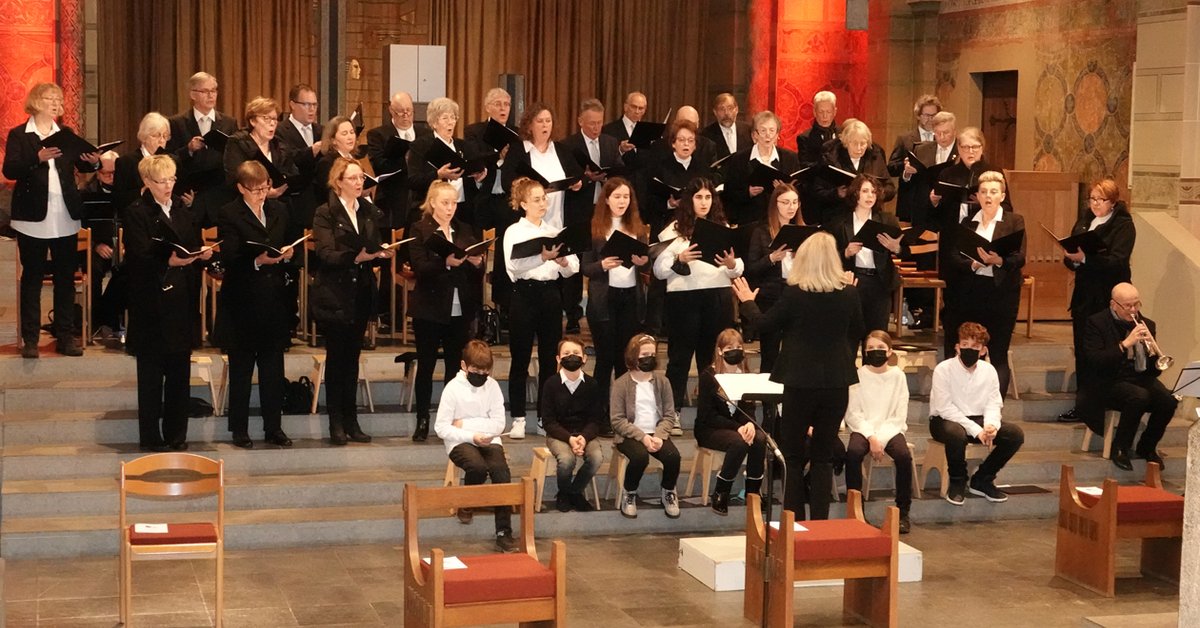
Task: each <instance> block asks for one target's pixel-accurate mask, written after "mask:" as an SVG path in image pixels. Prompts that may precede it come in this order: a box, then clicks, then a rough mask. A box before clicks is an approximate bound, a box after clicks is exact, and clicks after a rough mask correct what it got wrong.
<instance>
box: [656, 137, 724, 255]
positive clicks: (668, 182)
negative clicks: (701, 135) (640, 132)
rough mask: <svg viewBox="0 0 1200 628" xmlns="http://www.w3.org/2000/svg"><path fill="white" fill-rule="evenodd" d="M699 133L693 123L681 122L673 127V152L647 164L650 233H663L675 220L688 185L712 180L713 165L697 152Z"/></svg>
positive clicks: (667, 139)
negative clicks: (704, 178) (711, 166)
mask: <svg viewBox="0 0 1200 628" xmlns="http://www.w3.org/2000/svg"><path fill="white" fill-rule="evenodd" d="M697 133H698V130H697V129H696V125H695V123H693V122H692V121H691V120H680V121H678V122H675V123H674V124H672V125H671V128H670V130H669V131H668V132H667V137H666V141H667V142H668V143H669V145H670V152H667V153H666V154H665V155H662V156H661V158H659V159H656V160H654V161H653V162H652V163H650V164H647V166H646V168H645V176H646V180H647V182H648V183H647V188H648V190H647V194H646V198H647V202H648V203H649V205H648V206H647V207H646V211H644V212H643V215H644V216H645V219H646V221H647V222H649V223H650V233H660V232H662V230H663V229H664V228H665V227H666V226H667V223H669V222H670V221H671V220H672V219H673V218H674V216H675V209H676V208H677V207H679V195H680V194H681V192H682V190H683V188H684V187H686V186H687V184H688V182H689V181H691V180H692V179H695V178H698V177H708V176H709V174H710V173H711V171H712V169H711V168H710V167H709V166H710V164H711V162H710V161H708V159H706V158H704V157H702V156H700V155H699V153H698V152H697V151H696V139H697V137H698V135H697Z"/></svg>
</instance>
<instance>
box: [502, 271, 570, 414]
mask: <svg viewBox="0 0 1200 628" xmlns="http://www.w3.org/2000/svg"><path fill="white" fill-rule="evenodd" d="M508 323H509V330H510V331H509V342H508V346H509V348H510V350H511V353H512V362H511V363H510V364H509V367H508V408H509V413H510V414H512V416H513V418H516V419H523V418H525V405H526V401H525V385H526V383H527V381H528V380H529V359H530V358H531V357H532V355H533V341H534V338H537V345H538V390H541V389H542V384H544V383H545V382H546V380H547V379H549V378H551V377H554V375H555V369H556V368H557V367H558V360H557V356H558V341H559V340H562V325H563V321H562V291H561V290H560V289H559V286H558V282H557V281H532V280H529V279H522V280H520V281H517V282H514V283H513V293H512V303H511V304H510V312H509V317H508Z"/></svg>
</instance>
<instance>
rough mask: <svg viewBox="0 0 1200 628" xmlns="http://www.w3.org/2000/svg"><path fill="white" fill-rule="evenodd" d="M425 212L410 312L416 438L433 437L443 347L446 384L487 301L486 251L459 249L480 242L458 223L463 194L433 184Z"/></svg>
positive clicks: (412, 251)
mask: <svg viewBox="0 0 1200 628" xmlns="http://www.w3.org/2000/svg"><path fill="white" fill-rule="evenodd" d="M421 209H423V210H424V211H425V214H424V215H423V216H422V217H421V219H420V220H418V221H417V222H415V223H413V226H412V228H411V231H410V233H409V234H408V235H409V236H411V237H414V238H416V240H413V242H412V245H411V246H410V248H409V264H410V265H411V266H412V270H413V273H414V274H416V276H417V283H416V286H415V287H414V288H413V294H412V301H411V303H410V304H409V308H408V311H409V313H410V314H412V317H413V334H414V335H415V336H416V343H417V379H416V384H415V386H414V387H415V388H416V392H415V396H416V400H417V404H416V405H417V429H416V431H414V432H413V440H414V441H417V442H422V441H424V440H425V439H426V438H427V437H428V435H429V402H430V397H431V396H432V395H433V369H434V367H435V366H437V352H438V349H439V348H441V350H442V354H443V355H444V356H445V357H444V359H443V362H442V364H443V369H444V371H445V373H444V374H443V381H445V382H449V381H450V380H452V379H454V376H455V375H457V374H458V367H459V362H461V361H462V351H463V347H464V346H466V344H467V340H469V337H468V334H469V330H470V328H471V322H472V321H474V320H475V315H476V313H477V312H478V311H479V307H480V304H481V302H482V300H483V253H482V251H476V252H473V254H472V255H463V254H461V253H460V252H459V251H456V250H454V247H457V248H458V249H463V250H464V251H465V249H466V248H467V247H469V246H471V245H472V244H476V243H478V242H479V239H478V238H476V237H475V232H474V231H473V230H472V229H471V227H470V226H469V225H466V224H464V223H462V222H461V221H458V220H455V219H454V213H455V211H456V210H457V209H458V190H455V189H454V186H452V185H450V184H449V183H447V182H445V181H434V182H433V183H432V184H430V186H429V192H428V193H427V194H426V196H425V202H424V203H423V204H422V205H421Z"/></svg>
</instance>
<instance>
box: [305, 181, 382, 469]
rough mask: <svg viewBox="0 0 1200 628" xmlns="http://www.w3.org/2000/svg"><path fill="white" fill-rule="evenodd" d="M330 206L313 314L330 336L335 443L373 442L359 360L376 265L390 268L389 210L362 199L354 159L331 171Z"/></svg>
mask: <svg viewBox="0 0 1200 628" xmlns="http://www.w3.org/2000/svg"><path fill="white" fill-rule="evenodd" d="M327 184H328V186H329V189H330V192H331V194H330V197H331V198H330V200H329V202H327V203H325V204H323V205H321V206H320V207H318V208H317V211H316V214H315V215H314V216H313V239H314V240H316V244H317V259H318V260H319V261H320V265H319V266H318V267H317V269H316V271H315V273H314V275H315V278H314V279H313V285H312V290H311V291H310V294H309V302H308V306H309V310H310V313H311V314H312V317H313V319H315V320H316V321H317V329H318V330H319V331H320V332H321V333H322V334H323V335H324V336H325V350H326V360H325V406H326V408H327V411H328V412H329V442H330V443H332V444H333V445H337V446H340V445H345V444H346V443H347V442H348V440H353V441H354V442H356V443H369V442H371V437H370V436H368V435H366V434H365V433H363V431H362V428H361V427H359V425H358V406H357V403H356V397H357V392H358V358H359V355H360V354H361V353H362V339H363V333H365V332H366V330H367V321H368V320H369V319H370V318H371V317H372V316H374V315H375V296H376V294H377V290H376V287H375V283H376V282H375V272H374V271H373V268H374V266H376V265H379V266H382V265H384V264H387V263H388V262H387V260H388V259H389V258H391V256H392V251H391V250H390V249H385V248H381V243H383V242H385V239H384V237H383V231H382V230H383V229H384V228H386V226H385V223H384V216H383V212H381V211H379V208H378V207H375V205H373V204H372V203H371V202H370V201H368V200H366V199H364V198H360V196H361V195H362V191H363V169H362V167H361V166H359V162H358V161H355V160H352V159H337V160H335V161H334V162H333V166H332V167H331V168H330V170H329V179H328V181H327Z"/></svg>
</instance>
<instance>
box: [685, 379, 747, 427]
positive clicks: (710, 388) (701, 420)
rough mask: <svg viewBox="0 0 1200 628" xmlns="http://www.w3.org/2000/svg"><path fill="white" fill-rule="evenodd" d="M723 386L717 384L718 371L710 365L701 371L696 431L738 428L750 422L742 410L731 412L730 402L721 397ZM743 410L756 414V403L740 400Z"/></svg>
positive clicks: (697, 399)
mask: <svg viewBox="0 0 1200 628" xmlns="http://www.w3.org/2000/svg"><path fill="white" fill-rule="evenodd" d="M720 390H721V386H720V385H719V384H717V375H716V371H714V370H713V367H711V366H709V367H708V368H706V369H704V370H703V371H702V372H701V373H700V383H699V386H698V391H697V396H696V431H697V432H704V431H708V430H736V429H738V428H739V427H741V426H743V425H745V424H746V423H748V422H750V419H749V418H747V417H746V415H745V414H742V413H741V412H731V411H730V410H729V404H728V403H726V401H725V399H724V398H722V397H721V395H720V394H719V391H720ZM737 405H738V407H739V408H741V409H742V412H745V413H746V414H748V415H750V416H754V403H752V402H749V401H739V402H738V404H737Z"/></svg>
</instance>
